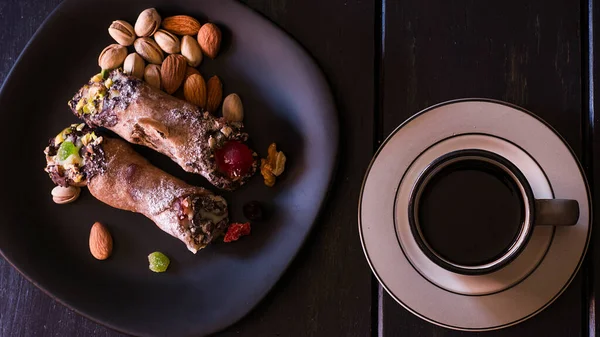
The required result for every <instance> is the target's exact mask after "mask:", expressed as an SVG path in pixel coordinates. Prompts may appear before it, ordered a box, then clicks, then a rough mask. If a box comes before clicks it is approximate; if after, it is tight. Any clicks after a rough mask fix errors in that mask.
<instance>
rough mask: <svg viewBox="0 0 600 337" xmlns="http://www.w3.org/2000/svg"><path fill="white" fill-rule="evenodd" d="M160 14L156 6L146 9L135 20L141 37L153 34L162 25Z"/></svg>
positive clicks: (137, 31) (136, 28)
mask: <svg viewBox="0 0 600 337" xmlns="http://www.w3.org/2000/svg"><path fill="white" fill-rule="evenodd" d="M160 21H161V20H160V15H159V14H158V12H157V11H156V9H154V8H148V9H145V10H144V11H142V12H141V13H140V15H139V16H138V18H137V21H136V22H135V27H134V30H135V33H136V34H137V36H139V37H147V36H151V35H152V34H154V32H156V30H157V29H158V27H160Z"/></svg>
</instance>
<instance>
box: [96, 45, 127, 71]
mask: <svg viewBox="0 0 600 337" xmlns="http://www.w3.org/2000/svg"><path fill="white" fill-rule="evenodd" d="M126 57H127V48H126V47H123V46H121V45H120V44H116V43H114V44H111V45H110V46H108V47H106V48H104V50H102V52H101V53H100V56H99V57H98V65H99V66H100V68H102V69H115V68H118V67H120V66H121V65H122V64H123V61H125V58H126Z"/></svg>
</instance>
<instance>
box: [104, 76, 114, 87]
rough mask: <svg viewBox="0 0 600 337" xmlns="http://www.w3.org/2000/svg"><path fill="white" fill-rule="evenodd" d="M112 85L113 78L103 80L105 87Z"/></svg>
mask: <svg viewBox="0 0 600 337" xmlns="http://www.w3.org/2000/svg"><path fill="white" fill-rule="evenodd" d="M112 85H113V80H112V78H109V79H107V80H106V81H104V86H105V87H106V88H110V87H112Z"/></svg>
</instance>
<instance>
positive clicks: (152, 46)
mask: <svg viewBox="0 0 600 337" xmlns="http://www.w3.org/2000/svg"><path fill="white" fill-rule="evenodd" d="M133 48H134V49H135V51H136V52H137V53H138V54H140V56H141V57H142V58H143V59H144V60H146V62H148V63H152V64H161V63H162V61H163V59H164V57H165V56H164V55H163V52H162V50H161V49H160V47H159V46H158V44H156V42H155V41H154V40H152V39H151V38H149V37H140V38H139V39H137V40H135V42H134V43H133Z"/></svg>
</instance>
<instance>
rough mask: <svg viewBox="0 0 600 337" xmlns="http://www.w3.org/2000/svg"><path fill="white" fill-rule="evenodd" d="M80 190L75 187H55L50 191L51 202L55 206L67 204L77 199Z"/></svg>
mask: <svg viewBox="0 0 600 337" xmlns="http://www.w3.org/2000/svg"><path fill="white" fill-rule="evenodd" d="M80 193H81V189H80V188H79V187H76V186H69V187H62V186H56V187H55V188H53V189H52V200H54V202H55V203H57V204H68V203H70V202H73V201H75V200H77V198H79V194H80Z"/></svg>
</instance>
